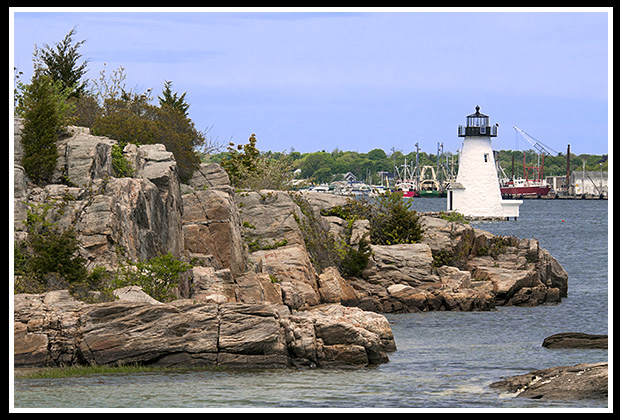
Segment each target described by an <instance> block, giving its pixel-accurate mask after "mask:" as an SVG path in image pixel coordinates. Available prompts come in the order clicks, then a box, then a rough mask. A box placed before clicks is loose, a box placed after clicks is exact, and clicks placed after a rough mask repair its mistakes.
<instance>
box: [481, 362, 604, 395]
mask: <svg viewBox="0 0 620 420" xmlns="http://www.w3.org/2000/svg"><path fill="white" fill-rule="evenodd" d="M608 381H609V376H608V364H607V362H603V363H591V364H589V363H580V364H577V365H574V366H557V367H552V368H548V369H541V370H535V371H533V372H529V373H526V374H524V375H518V376H513V377H511V378H507V379H504V380H501V381H498V382H494V383H492V384H491V385H490V387H491V388H494V389H497V390H500V391H504V392H508V393H511V394H514V396H515V397H520V398H532V399H550V400H584V399H607V397H608Z"/></svg>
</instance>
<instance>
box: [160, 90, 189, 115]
mask: <svg viewBox="0 0 620 420" xmlns="http://www.w3.org/2000/svg"><path fill="white" fill-rule="evenodd" d="M171 88H172V82H170V81H165V82H164V90H163V91H162V95H163V97H161V96H158V97H157V99H159V106H160V107H162V108H163V107H165V106H169V107H171V108H173V109H176V110H179V111H181V112H182V113H183V115H185V116H186V117H187V110H188V109H189V104H188V103H187V102H185V95H186V94H187V92H183V94H182V95H181V96H178V94H177V93H176V92H174V93H173V92H172V89H171Z"/></svg>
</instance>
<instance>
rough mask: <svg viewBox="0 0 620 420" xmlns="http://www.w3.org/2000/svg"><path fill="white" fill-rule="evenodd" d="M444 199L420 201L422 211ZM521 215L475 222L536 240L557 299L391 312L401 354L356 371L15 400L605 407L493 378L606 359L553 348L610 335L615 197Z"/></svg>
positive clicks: (188, 381)
mask: <svg viewBox="0 0 620 420" xmlns="http://www.w3.org/2000/svg"><path fill="white" fill-rule="evenodd" d="M445 205H446V200H445V198H416V199H414V208H415V209H417V210H420V211H438V210H443V209H445ZM520 213H521V215H520V217H519V219H518V220H516V221H512V220H511V221H503V222H472V226H473V227H474V228H475V229H484V230H487V231H490V232H492V233H494V234H499V235H514V236H517V237H519V238H531V237H534V238H536V239H538V240H539V242H540V246H541V247H542V248H545V249H547V250H549V252H550V253H551V254H552V255H553V256H554V257H555V258H557V259H558V261H559V262H560V264H562V266H563V267H564V269H565V270H566V271H567V272H568V274H569V280H568V297H566V298H563V299H562V302H561V303H559V304H557V305H552V306H538V307H533V308H519V307H500V308H498V310H496V311H491V312H428V313H418V314H388V315H386V316H387V318H388V320H389V321H390V323H391V325H392V330H393V333H394V337H395V340H396V345H397V347H398V350H397V351H396V352H394V353H391V354H390V362H389V363H386V364H383V365H380V366H377V367H371V368H364V369H357V370H329V369H261V370H213V371H199V372H196V371H187V372H178V371H175V372H168V373H140V374H108V375H91V376H79V377H70V378H65V379H24V378H16V379H15V382H14V406H15V407H16V408H20V407H24V408H25V407H41V408H173V409H183V408H186V409H209V408H211V409H213V408H231V409H232V408H266V409H277V408H301V409H305V408H447V409H453V408H474V409H476V408H492V409H501V408H530V407H534V408H541V407H545V408H571V409H572V408H579V407H581V408H603V407H607V404H608V402H607V401H606V400H605V401H599V400H581V401H549V400H529V399H524V398H515V397H514V396H513V395H509V394H503V393H499V392H497V391H495V390H492V389H490V388H489V387H488V385H489V384H490V383H492V382H495V381H498V380H500V379H502V378H504V377H506V376H512V375H519V374H524V373H527V372H529V371H532V370H536V369H544V368H548V367H552V366H560V365H575V364H577V363H596V362H602V361H607V360H608V352H607V350H600V349H598V350H580V349H546V348H543V347H542V346H541V344H542V342H543V340H544V338H545V337H548V336H550V335H552V334H556V333H561V332H569V331H574V332H585V333H590V334H608V281H609V279H608V271H609V267H608V201H606V200H524V202H523V204H522V205H521V208H520Z"/></svg>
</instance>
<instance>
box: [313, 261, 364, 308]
mask: <svg viewBox="0 0 620 420" xmlns="http://www.w3.org/2000/svg"><path fill="white" fill-rule="evenodd" d="M318 286H319V294H320V296H321V300H322V301H323V302H325V303H342V304H343V305H345V306H356V305H357V303H358V299H357V295H356V294H355V290H354V289H353V287H352V286H351V285H350V284H349V283H347V281H346V280H345V279H343V278H342V276H341V275H340V273H339V272H338V269H337V268H335V267H327V268H326V269H325V271H323V273H321V274H320V275H319V278H318Z"/></svg>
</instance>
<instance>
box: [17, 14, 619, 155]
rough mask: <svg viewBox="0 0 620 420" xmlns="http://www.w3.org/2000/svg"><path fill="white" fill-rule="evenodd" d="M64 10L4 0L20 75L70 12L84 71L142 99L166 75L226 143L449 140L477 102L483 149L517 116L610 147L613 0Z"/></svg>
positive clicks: (362, 148)
mask: <svg viewBox="0 0 620 420" xmlns="http://www.w3.org/2000/svg"><path fill="white" fill-rule="evenodd" d="M61 10H63V11H62V12H58V11H55V9H43V10H38V9H28V8H24V9H12V10H11V11H12V12H13V17H14V37H13V38H12V40H11V41H13V43H14V55H13V57H14V65H15V66H17V67H18V69H19V70H20V71H23V72H24V73H25V76H24V77H25V78H26V79H29V77H30V76H31V75H32V52H33V50H34V45H35V44H37V45H39V46H42V45H44V44H49V45H53V44H54V43H56V42H58V41H60V40H61V39H62V38H63V37H64V36H65V35H66V34H67V33H68V32H69V31H70V30H71V28H73V27H75V26H77V35H76V39H77V40H82V39H84V40H86V43H84V44H83V46H82V47H81V48H80V52H81V53H82V55H83V58H85V59H88V60H89V63H88V69H89V72H88V73H87V77H89V78H97V77H98V73H99V71H100V70H101V69H102V68H103V63H104V62H105V63H107V68H108V71H111V70H112V69H114V68H117V67H118V66H119V65H122V66H123V67H124V68H125V72H126V75H127V81H126V86H127V87H128V88H133V89H137V90H139V91H144V90H146V89H147V88H153V90H154V97H156V96H157V95H158V94H160V93H161V89H162V87H163V84H164V81H165V80H170V81H172V82H173V89H174V90H176V91H178V92H180V93H182V92H185V91H187V96H186V99H187V101H188V102H189V103H190V104H191V106H190V108H189V116H190V117H191V118H192V120H193V121H194V122H195V123H196V127H197V128H198V129H201V130H203V129H206V128H207V127H211V126H212V129H211V131H210V133H209V134H210V136H212V137H213V138H217V139H219V140H220V141H222V142H223V143H227V142H228V140H229V139H231V138H232V141H233V142H235V143H237V144H239V143H246V142H247V139H248V137H249V136H250V134H251V133H256V136H257V139H258V143H257V146H258V147H259V149H261V150H264V151H266V150H273V151H284V150H291V148H294V149H295V150H297V151H300V152H312V151H318V150H326V151H332V150H334V149H335V148H338V149H340V150H356V151H359V152H368V151H369V150H372V149H375V148H382V149H384V150H385V151H386V152H388V151H389V150H391V149H392V147H394V148H396V149H397V150H402V151H403V152H405V153H408V152H410V151H412V150H415V148H414V144H415V143H416V142H418V143H419V144H420V147H421V148H422V150H423V151H426V152H429V153H434V152H435V151H436V149H437V142H442V143H443V144H444V149H445V150H446V151H452V152H454V151H456V150H457V148H459V147H460V145H461V139H459V138H458V137H457V127H458V125H459V124H464V123H465V117H466V115H468V114H470V113H472V112H474V108H475V106H476V105H480V107H481V112H483V113H485V114H487V115H489V116H490V118H491V121H492V122H493V123H495V122H497V123H499V124H500V129H499V136H498V137H497V138H496V139H494V140H493V146H494V148H495V149H498V150H500V149H514V148H515V130H514V129H513V128H512V126H513V125H516V126H518V127H519V128H521V129H523V130H525V131H526V132H528V133H529V134H531V135H532V136H534V137H535V138H537V139H539V140H540V141H542V142H543V143H545V144H547V145H549V146H551V147H552V148H554V149H555V150H557V151H561V152H566V146H567V144H568V143H570V144H571V152H573V153H577V154H580V153H594V154H602V153H608V107H609V106H610V104H611V103H612V102H611V101H612V100H613V98H612V96H611V95H610V92H611V90H610V88H609V82H610V80H611V79H609V77H608V68H609V65H608V59H609V58H608V53H609V49H608V41H609V39H610V38H609V33H610V32H611V31H612V30H613V28H608V13H611V8H609V9H577V11H574V10H573V9H567V10H570V11H564V9H550V10H549V11H547V12H539V11H526V12H523V11H518V12H513V11H510V12H504V11H503V9H502V11H501V12H497V11H495V10H486V9H482V10H481V11H470V10H468V9H467V11H460V10H456V11H454V10H453V11H450V12H438V11H437V12H427V11H420V10H419V9H407V10H406V11H405V12H402V11H401V12H393V11H389V12H386V11H382V10H381V9H379V11H376V10H374V9H373V10H372V11H371V12H368V11H367V10H368V9H345V12H321V11H316V10H312V11H304V12H282V11H280V9H278V11H276V12H269V13H266V12H254V11H244V12H222V11H219V10H218V11H212V10H211V9H178V10H177V9H174V10H175V11H174V12H169V11H165V12H163V13H162V12H154V11H151V10H150V9H144V10H146V12H145V11H143V10H142V9H138V10H136V11H134V12H131V13H129V12H120V11H119V10H116V9H112V10H114V12H110V11H109V10H108V9H102V10H98V9H96V10H98V11H95V12H90V11H87V12H85V11H84V10H82V9H76V10H78V11H74V10H72V9H68V11H67V10H64V9H61ZM87 10H88V9H87ZM121 10H122V9H121ZM154 10H157V9H154ZM387 10H391V9H387ZM536 10H537V9H536ZM10 14H11V13H10ZM11 41H10V42H11ZM519 148H520V149H527V148H529V145H527V144H526V143H524V142H523V141H521V142H520V143H519Z"/></svg>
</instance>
